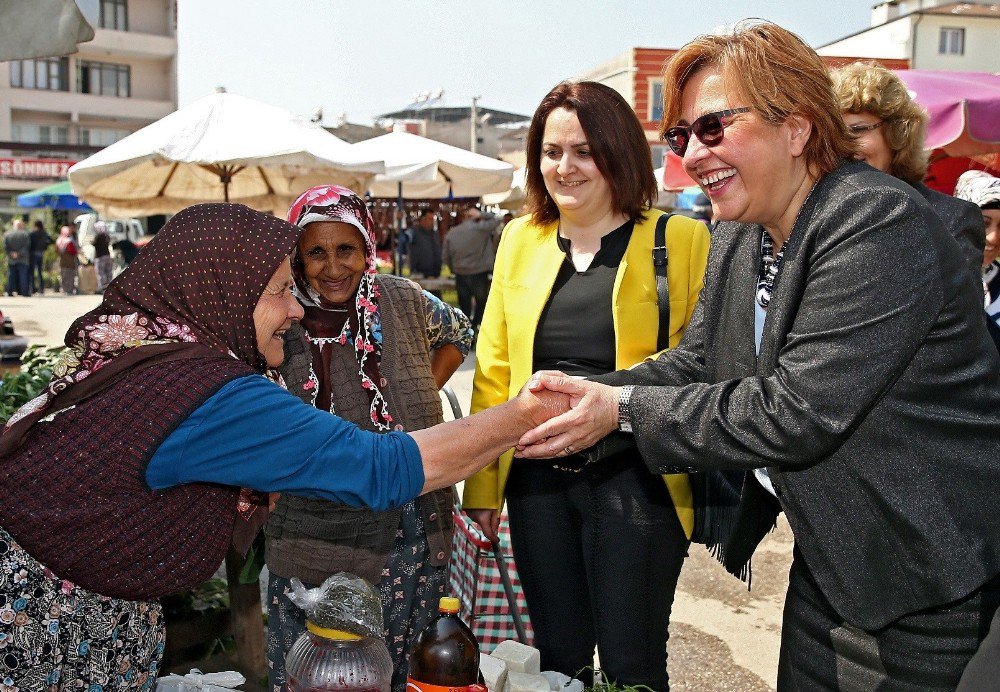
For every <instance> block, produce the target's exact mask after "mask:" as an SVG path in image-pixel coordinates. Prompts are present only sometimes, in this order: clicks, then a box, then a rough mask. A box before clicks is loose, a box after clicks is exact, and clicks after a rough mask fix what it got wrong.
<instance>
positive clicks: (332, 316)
mask: <svg viewBox="0 0 1000 692" xmlns="http://www.w3.org/2000/svg"><path fill="white" fill-rule="evenodd" d="M287 218H288V221H289V223H294V224H295V225H297V226H299V227H301V228H305V226H306V225H308V224H310V223H313V222H317V221H339V222H341V223H346V224H349V225H351V226H354V227H355V228H356V229H358V231H359V232H360V233H361V237H362V238H364V241H365V268H364V271H363V273H362V275H361V281H360V283H359V284H358V290H357V292H356V293H355V297H354V304H353V305H334V304H331V303H330V302H328V301H327V300H326V299H324V298H323V296H321V295H320V294H319V293H318V292H316V291H315V290H314V289H313V288H312V287H311V286H310V285H309V282H308V281H307V280H306V277H305V274H304V272H303V270H302V262H301V260H300V258H299V257H298V253H296V256H295V258H294V260H293V262H292V273H293V274H294V276H295V292H296V297H297V298H298V299H299V302H301V303H302V305H303V307H304V308H305V311H306V314H305V317H303V319H302V325H303V327H305V329H306V331H307V332H308V333H309V336H310V341H311V343H312V347H313V360H314V363H315V361H316V360H317V358H319V360H320V362H321V363H322V364H323V366H324V368H329V362H330V353H329V350H328V346H329V345H331V344H339V345H341V346H345V345H347V344H348V343H350V344H351V346H352V347H353V348H354V352H355V356H356V357H357V360H358V367H359V375H360V377H361V386H362V388H363V389H364V390H365V391H366V392H367V393H368V397H369V399H370V402H371V410H370V417H371V421H372V424H373V425H374V426H375V428H376V429H378V430H389V429H390V428H391V427H392V425H393V422H394V419H393V416H392V414H391V413H390V412H389V405H388V402H387V401H386V399H385V397H384V396H383V394H382V390H381V380H382V377H381V374H380V365H381V359H382V343H381V338H380V336H379V335H380V334H381V323H380V320H379V314H378V297H379V292H378V285H377V284H376V283H375V274H376V270H375V246H376V245H375V222H374V220H373V219H372V217H371V214H370V213H369V211H368V206H367V205H366V204H365V201H364V200H363V199H361V198H360V197H359V196H358V195H357V194H355V193H354V192H353V191H351V190H349V189H347V188H346V187H338V186H336V185H320V186H318V187H313V188H310V189H308V190H306V191H305V192H303V193H302V194H301V195H300V196H299V198H298V199H297V200H295V202H294V203H293V204H292V206H291V208H289V210H288V217H287ZM345 308H346V313H345ZM345 315H346V317H345ZM324 379H325V378H322V377H320V378H316V380H317V381H316V382H315V387H316V388H315V390H314V392H315V394H314V401H313V403H314V405H317V406H319V407H321V408H324V409H329V410H331V411H332V395H331V394H330V392H329V391H327V390H326V389H325V387H326V383H325V382H324V381H323V380H324Z"/></svg>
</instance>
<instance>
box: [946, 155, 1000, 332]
mask: <svg viewBox="0 0 1000 692" xmlns="http://www.w3.org/2000/svg"><path fill="white" fill-rule="evenodd" d="M955 196H956V197H958V198H959V199H964V200H965V201H966V202H971V203H972V204H975V205H976V206H977V207H979V209H980V211H981V213H982V215H983V225H984V226H985V227H986V246H985V249H984V250H983V257H982V271H983V293H984V294H985V295H984V305H985V307H986V317H987V320H988V322H987V323H988V325H989V329H990V336H992V337H993V341H994V343H996V344H997V347H998V348H1000V261H998V260H997V256H998V255H1000V178H997V177H996V176H994V175H990V174H989V173H987V172H986V171H966V172H965V173H963V174H962V175H961V176H959V178H958V184H957V185H956V186H955Z"/></svg>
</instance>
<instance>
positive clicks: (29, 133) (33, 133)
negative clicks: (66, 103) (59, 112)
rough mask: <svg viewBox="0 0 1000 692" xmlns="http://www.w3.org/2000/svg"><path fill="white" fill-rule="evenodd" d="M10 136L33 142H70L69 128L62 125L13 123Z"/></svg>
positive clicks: (16, 140) (17, 140)
mask: <svg viewBox="0 0 1000 692" xmlns="http://www.w3.org/2000/svg"><path fill="white" fill-rule="evenodd" d="M10 136H11V139H13V140H14V141H15V142H28V143H31V144H69V128H68V127H65V126H62V125H32V124H30V123H13V124H12V125H11V126H10Z"/></svg>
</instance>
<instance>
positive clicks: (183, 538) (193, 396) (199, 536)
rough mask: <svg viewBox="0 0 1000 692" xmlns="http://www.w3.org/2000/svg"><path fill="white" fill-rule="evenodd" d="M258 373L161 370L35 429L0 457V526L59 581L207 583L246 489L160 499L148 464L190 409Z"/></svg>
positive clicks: (204, 361) (107, 588)
mask: <svg viewBox="0 0 1000 692" xmlns="http://www.w3.org/2000/svg"><path fill="white" fill-rule="evenodd" d="M252 372H253V371H252V370H251V369H250V368H249V367H247V366H246V365H245V364H244V363H242V362H240V361H238V360H235V359H233V358H229V357H227V356H223V355H221V354H220V356H219V357H218V358H194V359H190V360H176V361H170V362H165V363H159V364H156V365H152V366H150V367H147V368H144V369H141V370H138V371H137V372H133V373H130V374H129V375H128V376H126V377H124V378H123V379H122V380H120V381H119V382H117V383H115V384H113V385H111V386H109V387H107V388H105V389H104V390H102V391H100V392H98V393H97V394H95V395H94V396H92V397H90V398H88V399H86V400H84V401H83V402H82V403H80V404H78V405H77V406H76V407H74V408H71V409H68V410H65V411H63V412H62V413H60V414H58V415H57V416H56V417H55V418H54V419H53V420H52V421H51V422H43V421H44V419H43V421H39V422H38V423H36V424H35V425H34V426H32V427H31V429H30V430H29V432H28V435H27V437H26V438H25V440H24V442H23V443H22V444H21V446H20V447H19V448H18V449H17V450H16V451H15V452H14V453H13V454H11V455H10V456H9V457H7V458H6V459H4V460H3V472H2V474H0V493H2V494H3V497H4V498H5V500H4V501H3V502H0V526H2V527H3V528H4V529H6V530H7V531H8V532H10V534H11V535H12V536H13V537H14V539H15V540H17V542H18V543H20V544H21V545H22V546H23V547H24V549H25V550H27V551H28V552H29V553H30V554H31V555H32V556H33V557H34V558H35V559H36V560H38V561H39V562H41V563H42V564H43V565H45V566H46V567H48V568H49V569H51V570H52V571H53V572H54V573H55V575H56V576H57V577H60V578H62V579H66V580H68V581H71V582H73V583H75V584H77V585H79V586H81V587H83V588H85V589H87V590H89V591H94V592H96V593H99V594H102V595H105V596H112V597H115V598H125V599H129V600H148V599H154V598H158V597H160V596H163V595H166V594H169V593H173V592H175V591H181V590H183V589H189V588H193V587H195V586H197V585H198V584H201V583H202V582H204V581H205V580H206V579H208V578H209V577H211V576H212V574H213V572H215V570H216V569H218V567H219V565H220V564H221V563H222V560H223V559H224V557H225V554H226V549H227V547H228V546H229V543H230V540H231V538H232V535H233V521H234V519H235V517H236V500H237V497H238V495H239V488H232V487H225V486H216V485H204V484H190V485H182V486H177V487H174V488H170V489H168V490H165V491H153V490H150V489H149V486H148V485H146V476H145V474H146V466H147V464H148V463H149V459H150V458H151V457H152V455H153V453H154V452H155V451H156V449H157V448H158V447H159V446H160V444H161V443H162V442H163V441H164V440H165V439H166V438H167V436H168V435H169V434H170V432H171V431H172V430H174V428H176V427H177V425H179V424H180V423H181V422H182V421H183V420H184V419H185V418H186V417H187V416H188V415H189V414H190V413H192V412H193V411H194V410H195V409H197V408H198V407H199V406H200V405H201V404H202V403H204V402H205V401H206V400H207V399H208V398H209V397H210V396H211V395H212V394H214V393H215V392H216V391H218V390H219V388H220V387H222V385H224V384H225V383H226V382H229V381H230V380H232V379H234V378H237V377H240V376H243V375H247V374H251V373H252ZM15 498H16V500H15Z"/></svg>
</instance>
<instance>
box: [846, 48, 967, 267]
mask: <svg viewBox="0 0 1000 692" xmlns="http://www.w3.org/2000/svg"><path fill="white" fill-rule="evenodd" d="M831 76H832V77H833V86H834V91H835V93H836V96H837V101H838V102H839V103H840V108H841V109H842V110H843V115H844V121H845V122H846V123H847V128H848V129H849V130H850V131H851V134H852V135H853V136H854V138H855V140H856V142H857V146H858V151H857V157H858V158H859V159H861V160H863V161H865V162H866V163H867V164H868V165H870V166H873V167H874V168H877V169H879V170H880V171H882V172H883V173H888V174H889V175H892V176H895V177H897V178H899V179H900V180H903V181H905V182H907V183H909V184H910V185H911V186H913V187H914V188H915V189H916V190H917V192H919V193H920V194H921V195H923V197H924V199H926V200H927V203H928V204H929V205H930V207H931V209H933V210H934V213H935V214H937V216H938V218H940V219H941V223H942V224H943V225H944V227H945V228H946V229H947V231H948V232H949V233H951V235H952V237H954V238H955V240H957V241H958V244H959V246H960V247H961V251H962V257H963V258H964V259H965V264H966V266H967V267H968V268H969V269H970V271H972V273H973V274H978V273H979V266H980V264H979V263H980V261H981V260H982V255H983V225H982V223H981V222H980V214H979V212H978V211H977V210H976V209H975V207H974V206H973V205H971V204H969V203H968V202H966V201H963V200H960V199H956V198H954V197H952V196H950V195H946V194H944V193H941V192H938V191H937V190H932V189H931V188H929V187H927V186H926V185H924V183H923V180H924V177H925V176H926V175H927V152H926V151H924V137H925V135H926V132H927V112H926V111H925V110H924V109H923V108H922V107H921V106H920V104H918V103H917V102H916V101H914V100H913V97H912V96H910V92H909V90H908V89H907V88H906V84H905V83H904V82H903V80H902V79H900V78H899V76H898V75H896V74H895V73H894V72H892V71H891V70H888V69H886V68H884V67H882V66H881V65H876V64H874V63H867V62H856V63H851V64H850V65H844V66H843V67H838V68H837V69H835V70H833V71H832V72H831Z"/></svg>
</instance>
